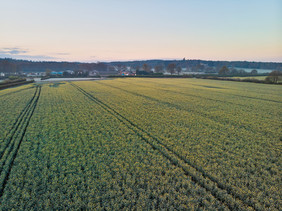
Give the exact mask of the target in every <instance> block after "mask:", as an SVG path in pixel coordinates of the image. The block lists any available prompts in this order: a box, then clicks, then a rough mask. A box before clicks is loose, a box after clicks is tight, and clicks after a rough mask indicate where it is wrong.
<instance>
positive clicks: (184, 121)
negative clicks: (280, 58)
mask: <svg viewBox="0 0 282 211" xmlns="http://www.w3.org/2000/svg"><path fill="white" fill-rule="evenodd" d="M167 81H169V80H167ZM134 82H136V83H137V84H138V83H139V84H142V85H143V86H146V84H147V81H145V82H144V81H142V80H141V79H138V80H136V81H134ZM165 82H166V81H165ZM165 82H164V83H165ZM188 82H189V81H188ZM76 84H78V85H79V86H80V87H82V88H83V89H84V90H86V91H87V92H89V93H90V94H91V95H94V96H95V97H96V98H98V99H99V100H101V101H103V102H104V103H106V104H107V105H109V106H110V107H111V108H113V109H114V110H115V111H118V112H119V113H120V114H121V115H123V116H124V117H126V118H127V119H129V120H130V121H131V122H134V123H135V124H136V125H138V126H139V127H140V128H142V129H144V130H146V131H150V133H151V134H152V135H153V136H155V137H157V138H158V139H161V140H162V141H163V143H164V144H165V145H167V146H168V147H170V148H171V149H173V150H174V152H176V153H178V154H179V155H181V156H182V157H183V158H185V159H187V160H189V161H191V163H192V164H193V165H196V166H198V167H199V169H203V171H204V172H206V173H207V174H209V175H211V177H213V178H215V179H216V180H217V181H219V182H220V183H223V184H225V186H227V187H231V188H232V190H234V192H236V194H238V195H240V196H245V197H246V201H251V202H252V201H253V203H254V204H256V205H257V206H256V208H261V209H265V208H269V207H271V208H272V209H275V208H276V209H278V207H279V201H280V200H279V198H280V196H279V195H280V191H279V190H278V189H277V187H278V183H279V175H280V163H281V162H279V160H281V158H280V152H281V151H280V150H281V149H280V148H279V136H277V135H278V134H279V132H278V131H277V130H274V131H273V132H272V133H268V134H264V133H263V132H262V131H263V129H261V130H260V129H259V128H257V131H255V130H254V128H253V129H252V130H248V129H246V128H244V127H242V128H241V127H240V124H239V122H240V121H238V115H237V114H236V113H234V114H233V117H232V118H234V119H235V121H237V122H238V124H237V125H233V126H232V125H228V124H224V123H222V122H221V118H218V121H215V120H213V119H210V118H208V117H206V116H205V115H200V113H203V114H205V112H206V110H207V109H211V107H213V106H218V107H219V108H221V109H222V111H221V112H222V114H223V115H224V114H225V113H224V110H230V112H228V113H227V114H226V115H232V113H231V110H232V107H230V106H228V107H227V108H225V107H224V106H226V105H224V104H211V105H210V104H207V103H208V102H209V101H204V100H203V101H202V106H199V105H197V103H196V107H195V105H194V102H195V101H194V100H193V98H192V99H191V98H185V100H183V97H181V95H176V94H175V96H169V95H168V94H167V93H165V92H160V91H159V90H158V89H157V88H156V90H153V89H146V88H143V87H138V86H135V85H132V86H127V87H125V86H122V85H121V83H120V82H119V81H102V82H100V83H97V82H95V83H93V82H83V83H82V82H78V83H76ZM104 84H106V85H104ZM109 85H110V86H112V87H109ZM219 85H220V82H219ZM113 86H115V87H118V88H120V87H122V89H126V90H128V91H129V92H128V91H122V90H121V89H117V88H114V87H113ZM231 88H232V87H229V89H231ZM236 88H237V87H236ZM266 88H267V87H266ZM149 90H150V91H149ZM130 92H135V93H137V94H135V93H130ZM233 92H234V91H233ZM269 92H270V91H269ZM235 93H236V92H235ZM211 94H213V91H209V89H207V90H206V96H211ZM227 94H228V93H226V95H227ZM238 95H243V94H242V93H240V92H239V91H238ZM276 95H277V93H276ZM144 96H148V97H147V98H145V97H144ZM152 99H158V101H156V100H152ZM160 102H167V103H160ZM196 102H197V101H196ZM263 102H264V101H263ZM244 103H247V102H244ZM251 103H254V102H251ZM257 103H258V102H257ZM273 103H274V102H272V103H271V104H270V103H266V102H265V103H264V106H265V108H264V109H265V110H264V111H261V112H260V115H261V116H262V117H265V116H267V115H266V110H269V111H271V110H272V109H273V106H274V104H273ZM171 104H174V105H177V106H178V107H179V108H180V109H177V108H175V107H172V106H170V105H171ZM258 104H259V105H261V102H259V103H258ZM187 107H188V108H191V111H190V112H189V111H187V110H185V109H184V108H187ZM236 107H237V108H236ZM234 108H235V109H238V110H239V111H241V114H240V116H241V115H242V116H244V115H246V113H245V112H246V110H245V109H244V108H243V107H242V108H241V109H240V107H238V106H236V105H235V106H234ZM274 108H275V107H274ZM275 110H277V109H275ZM194 111H197V112H194ZM210 112H211V111H210ZM256 112H258V111H257V110H254V113H256ZM252 115H253V114H252ZM275 118H276V119H277V118H278V117H273V119H274V120H275ZM252 121H253V122H254V123H252V122H250V123H249V124H250V126H252V125H253V124H257V121H256V119H255V118H253V119H252ZM263 124H265V126H266V127H268V128H271V127H272V126H273V127H274V128H276V127H277V128H278V127H279V125H278V124H279V122H277V121H276V122H275V121H274V122H272V121H271V118H270V117H267V119H265V120H264V123H263ZM247 127H249V125H248V126H247ZM252 127H253V126H252Z"/></svg>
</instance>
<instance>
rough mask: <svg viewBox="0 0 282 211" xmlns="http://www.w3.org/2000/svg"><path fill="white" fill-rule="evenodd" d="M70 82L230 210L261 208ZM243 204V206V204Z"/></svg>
mask: <svg viewBox="0 0 282 211" xmlns="http://www.w3.org/2000/svg"><path fill="white" fill-rule="evenodd" d="M70 84H71V85H72V86H73V87H75V88H77V90H78V91H80V92H81V93H82V94H84V95H85V96H86V97H88V98H89V99H90V100H92V101H94V102H95V103H96V104H98V105H100V106H101V107H102V108H103V109H104V110H106V111H107V112H108V113H110V114H112V115H113V116H114V117H115V118H117V119H118V120H119V121H120V122H121V123H123V124H125V125H126V126H127V127H128V128H129V129H131V130H132V131H134V132H135V133H136V134H137V135H138V136H139V137H140V138H142V139H143V140H144V141H145V142H146V143H147V144H149V145H150V146H151V147H152V148H153V149H154V150H157V151H159V152H160V153H161V154H162V155H163V156H164V157H165V158H167V159H168V160H169V161H170V162H171V163H172V164H173V165H175V166H177V167H179V168H181V169H182V170H183V171H184V173H185V175H187V176H189V177H191V180H192V181H193V182H195V183H196V184H198V185H199V186H201V187H202V188H204V189H205V190H206V191H208V192H210V193H211V194H212V195H213V196H214V197H215V198H216V199H217V200H218V201H220V202H221V203H222V204H223V205H225V206H226V207H228V208H229V209H230V210H242V209H243V210H244V209H247V208H249V209H250V208H251V209H253V210H259V209H258V208H257V206H256V203H255V202H253V200H252V199H248V197H247V196H245V195H240V194H237V193H236V191H234V189H233V188H232V187H230V186H228V185H225V184H223V183H221V182H219V181H218V180H217V179H216V178H214V177H213V176H211V175H209V174H208V173H207V172H205V171H204V170H203V169H202V168H200V167H198V166H196V165H195V164H193V163H191V162H190V161H189V160H188V159H186V158H184V157H183V156H181V155H180V154H179V153H177V152H175V151H174V150H173V149H171V148H170V147H168V146H167V145H165V144H164V143H162V142H161V141H160V140H159V139H158V138H156V137H154V136H153V135H152V134H150V133H149V132H147V131H145V130H144V129H142V128H140V127H139V126H138V125H136V124H135V123H133V122H131V121H130V120H129V119H127V118H126V117H124V116H123V115H121V114H119V113H118V112H117V111H115V110H114V109H113V108H111V107H110V106H108V105H107V104H105V103H104V102H102V101H101V100H99V99H98V98H96V97H94V96H93V95H91V94H89V93H88V92H87V91H85V90H84V89H82V88H81V87H79V86H78V85H76V84H73V83H71V82H70ZM242 204H243V206H242Z"/></svg>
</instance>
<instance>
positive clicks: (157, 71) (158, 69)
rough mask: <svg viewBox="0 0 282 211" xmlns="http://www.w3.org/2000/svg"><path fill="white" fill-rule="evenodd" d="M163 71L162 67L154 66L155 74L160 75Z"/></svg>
mask: <svg viewBox="0 0 282 211" xmlns="http://www.w3.org/2000/svg"><path fill="white" fill-rule="evenodd" d="M163 71H164V67H163V66H162V65H156V66H155V72H156V73H162V72H163Z"/></svg>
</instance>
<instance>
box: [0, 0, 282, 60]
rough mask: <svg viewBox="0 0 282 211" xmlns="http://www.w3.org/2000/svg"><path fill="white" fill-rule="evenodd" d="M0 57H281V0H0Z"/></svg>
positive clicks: (272, 58) (105, 58) (65, 58)
mask: <svg viewBox="0 0 282 211" xmlns="http://www.w3.org/2000/svg"><path fill="white" fill-rule="evenodd" d="M0 5H1V6H0V7H1V12H0V27H1V28H0V31H1V32H0V57H2V58H3V57H12V58H21V59H31V60H56V61H61V60H65V61H93V62H95V61H113V60H143V59H182V58H183V57H186V58H187V59H209V60H249V61H280V62H282V1H281V0H197V1H196V0H142V1H141V0H100V1H98V0H81V1H78V0H9V1H7V0H0Z"/></svg>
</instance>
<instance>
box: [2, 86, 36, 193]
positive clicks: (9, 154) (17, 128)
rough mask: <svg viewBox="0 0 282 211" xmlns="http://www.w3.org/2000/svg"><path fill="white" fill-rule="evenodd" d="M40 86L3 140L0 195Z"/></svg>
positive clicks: (33, 107) (34, 105) (32, 110)
mask: <svg viewBox="0 0 282 211" xmlns="http://www.w3.org/2000/svg"><path fill="white" fill-rule="evenodd" d="M40 90H41V88H40V87H36V90H35V93H34V95H33V97H32V98H31V100H30V101H29V102H28V104H27V105H26V107H25V108H24V109H23V111H22V112H21V113H20V115H19V116H18V118H17V119H16V121H15V123H14V124H13V126H12V129H11V130H10V132H9V134H8V135H7V136H6V138H5V139H4V141H3V145H2V146H1V152H0V153H1V154H0V197H1V196H2V195H3V192H4V189H5V186H6V183H7V181H8V179H9V175H10V171H11V169H12V166H13V163H14V160H15V158H16V156H17V153H18V150H19V148H20V145H21V143H22V141H23V138H24V135H25V132H26V129H27V127H28V125H29V122H30V119H31V116H32V114H33V112H34V109H35V107H36V104H37V101H38V99H39V96H40Z"/></svg>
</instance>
